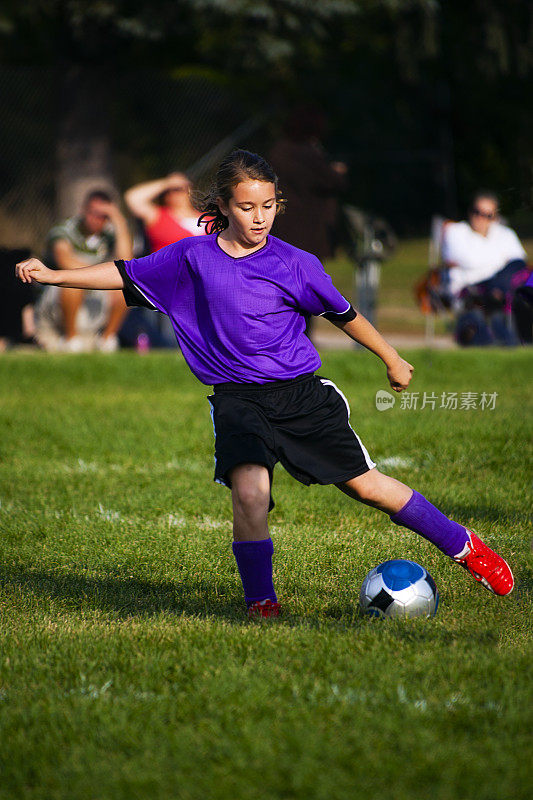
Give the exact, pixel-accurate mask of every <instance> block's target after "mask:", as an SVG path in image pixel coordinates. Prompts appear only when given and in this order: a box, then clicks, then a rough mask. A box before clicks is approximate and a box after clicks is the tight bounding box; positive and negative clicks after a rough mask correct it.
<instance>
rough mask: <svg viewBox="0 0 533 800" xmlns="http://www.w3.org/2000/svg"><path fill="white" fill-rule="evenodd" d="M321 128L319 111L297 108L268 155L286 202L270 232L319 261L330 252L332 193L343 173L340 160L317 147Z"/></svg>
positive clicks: (334, 209)
mask: <svg viewBox="0 0 533 800" xmlns="http://www.w3.org/2000/svg"><path fill="white" fill-rule="evenodd" d="M325 128H326V118H325V116H324V114H323V113H322V112H321V111H320V110H318V109H316V108H311V107H301V108H297V109H295V111H294V112H293V113H292V114H291V116H290V117H289V119H288V121H287V124H286V128H285V135H284V136H283V137H282V138H281V139H279V140H278V141H277V142H276V143H275V144H274V146H273V147H272V150H271V152H270V156H269V160H270V163H271V164H272V166H273V168H274V170H275V172H276V173H277V175H278V177H279V181H280V187H281V190H282V192H283V197H284V198H285V199H286V201H287V206H286V209H285V213H284V214H281V215H280V216H279V217H277V218H276V222H275V224H274V228H273V233H274V235H275V236H279V237H280V239H284V240H285V241H287V242H289V243H290V244H292V245H295V246H296V247H301V248H302V249H303V250H308V251H309V252H310V253H313V255H315V256H317V257H318V258H319V259H321V260H323V259H325V258H328V257H329V256H331V255H332V250H333V248H332V238H333V237H332V235H331V233H332V228H333V226H334V225H335V223H336V220H337V210H338V203H337V196H338V194H339V192H340V191H341V190H342V189H343V188H344V187H345V184H346V173H347V167H346V164H343V163H341V162H336V161H331V160H330V159H329V158H328V156H327V154H326V152H325V150H324V148H323V145H322V141H321V140H322V137H323V135H324V132H325Z"/></svg>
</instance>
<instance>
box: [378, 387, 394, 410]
mask: <svg viewBox="0 0 533 800" xmlns="http://www.w3.org/2000/svg"><path fill="white" fill-rule="evenodd" d="M395 402H396V398H395V397H394V395H393V394H391V393H390V392H385V391H384V390H383V389H380V390H379V391H378V392H376V408H377V410H378V411H388V410H389V408H392V407H393V405H394V403H395Z"/></svg>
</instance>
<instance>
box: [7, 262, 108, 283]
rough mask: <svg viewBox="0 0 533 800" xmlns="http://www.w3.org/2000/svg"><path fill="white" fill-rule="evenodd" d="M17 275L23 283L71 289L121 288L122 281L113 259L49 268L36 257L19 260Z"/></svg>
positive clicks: (16, 268)
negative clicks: (76, 266) (90, 265)
mask: <svg viewBox="0 0 533 800" xmlns="http://www.w3.org/2000/svg"><path fill="white" fill-rule="evenodd" d="M15 273H16V275H17V277H19V278H20V280H21V281H22V282H23V283H32V282H33V281H35V282H36V283H45V284H52V285H53V286H66V287H68V288H71V289H123V288H124V282H123V280H122V277H121V275H120V272H119V271H118V269H117V268H116V266H115V263H114V261H106V262H105V263H104V264H97V265H95V266H94V267H78V268H77V269H49V268H48V267H46V266H45V265H44V264H43V263H42V261H39V259H38V258H28V259H27V260H26V261H20V262H19V263H18V264H17V265H16V267H15Z"/></svg>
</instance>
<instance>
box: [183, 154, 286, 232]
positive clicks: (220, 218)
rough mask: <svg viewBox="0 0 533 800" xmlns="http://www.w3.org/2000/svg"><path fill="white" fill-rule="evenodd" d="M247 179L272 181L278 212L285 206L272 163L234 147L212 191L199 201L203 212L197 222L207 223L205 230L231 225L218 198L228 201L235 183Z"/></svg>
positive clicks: (198, 203)
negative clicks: (220, 206) (221, 208)
mask: <svg viewBox="0 0 533 800" xmlns="http://www.w3.org/2000/svg"><path fill="white" fill-rule="evenodd" d="M247 180H252V181H265V182H266V183H273V184H274V189H275V192H276V203H277V209H276V214H279V213H281V212H282V211H283V210H284V206H285V201H284V200H283V198H282V196H281V192H280V190H279V188H278V176H277V175H276V173H275V172H274V170H273V169H272V167H271V166H270V164H269V163H268V162H267V161H265V159H264V158H262V156H258V155H257V153H250V152H249V151H248V150H234V151H233V152H232V153H230V154H229V156H226V158H225V159H224V160H223V161H222V162H221V163H220V166H219V168H218V170H217V174H216V178H215V182H214V183H213V185H212V186H211V189H210V190H209V192H208V193H207V194H206V195H204V196H203V197H200V198H198V199H197V201H196V206H197V208H198V210H199V211H201V212H202V214H201V216H200V218H199V219H198V225H205V230H206V233H219V232H220V231H223V230H225V229H226V228H227V227H228V218H227V217H226V216H225V215H224V214H223V213H222V211H221V210H220V208H219V207H218V202H217V199H218V198H220V199H221V200H223V201H224V203H229V201H230V199H231V197H232V189H233V187H234V186H237V184H238V183H242V181H247Z"/></svg>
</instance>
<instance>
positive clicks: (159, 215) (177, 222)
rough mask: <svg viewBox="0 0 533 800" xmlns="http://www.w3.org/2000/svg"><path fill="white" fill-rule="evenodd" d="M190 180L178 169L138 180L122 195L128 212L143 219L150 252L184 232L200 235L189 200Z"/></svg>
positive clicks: (182, 234)
mask: <svg viewBox="0 0 533 800" xmlns="http://www.w3.org/2000/svg"><path fill="white" fill-rule="evenodd" d="M191 188H192V187H191V182H190V181H189V179H188V178H187V176H186V175H184V174H183V173H182V172H174V173H172V174H171V175H168V176H167V177H166V178H159V179H158V180H155V181H148V182H147V183H139V184H137V185H136V186H132V188H131V189H128V191H127V192H126V194H125V195H124V199H125V201H126V204H127V206H128V208H129V209H130V211H131V213H132V214H134V215H135V216H136V217H138V218H139V219H140V220H142V222H143V223H144V226H145V230H146V236H147V237H148V241H149V243H150V250H151V252H155V251H156V250H160V249H161V248H162V247H165V246H166V245H167V244H172V242H178V241H179V240H180V239H185V238H186V237H187V236H202V235H203V234H204V228H203V227H201V228H199V227H198V217H199V214H198V211H197V210H196V209H195V208H194V206H193V205H192V202H191V195H190V193H191Z"/></svg>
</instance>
